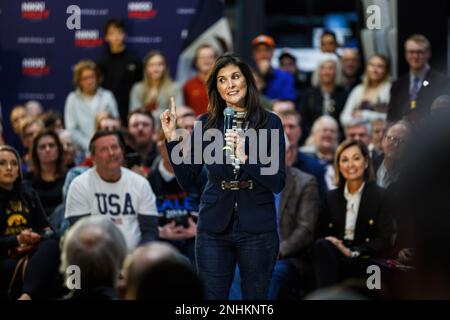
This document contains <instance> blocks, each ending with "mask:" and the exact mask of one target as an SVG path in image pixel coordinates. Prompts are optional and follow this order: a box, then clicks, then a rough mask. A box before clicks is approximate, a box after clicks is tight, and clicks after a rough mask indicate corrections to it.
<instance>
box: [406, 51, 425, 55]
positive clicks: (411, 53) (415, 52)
mask: <svg viewBox="0 0 450 320" xmlns="http://www.w3.org/2000/svg"><path fill="white" fill-rule="evenodd" d="M425 53H426V51H425V50H406V54H409V55H413V54H417V55H419V56H423V55H424V54H425Z"/></svg>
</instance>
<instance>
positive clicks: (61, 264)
mask: <svg viewBox="0 0 450 320" xmlns="http://www.w3.org/2000/svg"><path fill="white" fill-rule="evenodd" d="M105 34H106V35H107V37H106V44H107V46H108V48H107V49H108V50H107V53H106V56H105V57H103V58H102V59H101V60H100V61H99V62H98V63H96V62H94V61H92V60H85V59H83V60H81V61H80V62H79V63H78V64H77V65H76V66H75V68H74V74H73V82H74V86H75V90H74V91H73V92H71V93H70V94H69V95H68V97H67V99H66V104H65V106H64V109H63V112H62V113H60V112H58V111H56V110H53V109H50V108H46V106H45V105H44V106H42V105H40V104H39V102H36V101H30V102H29V103H26V104H24V105H16V106H14V107H13V108H12V109H11V112H10V117H9V120H10V122H11V126H12V128H13V136H12V138H11V140H9V141H8V140H5V139H3V137H1V139H0V143H1V144H0V191H1V192H0V205H1V212H0V271H1V272H0V297H1V298H2V299H44V298H45V299H57V298H64V299H75V300H78V299H158V295H159V298H160V299H163V300H168V299H188V300H199V299H203V298H204V297H205V286H207V284H204V283H202V281H201V280H200V279H201V277H200V278H199V277H198V275H197V274H196V270H197V268H196V259H195V238H196V234H197V225H196V223H197V214H198V208H199V205H200V196H201V194H202V190H203V188H204V183H205V181H206V176H207V175H208V172H207V170H206V169H205V170H202V172H201V174H200V175H199V176H198V179H197V181H196V183H195V184H193V185H192V186H191V188H189V189H188V190H186V189H183V188H182V187H181V186H180V184H179V183H178V181H177V179H176V177H175V174H174V170H173V168H172V166H171V164H170V161H169V155H168V153H167V149H166V146H165V143H164V138H163V135H162V131H161V124H160V120H159V119H160V117H159V115H160V114H161V113H162V112H163V111H164V110H165V109H166V108H167V106H168V105H169V101H170V98H171V97H174V98H175V100H176V102H177V127H178V128H180V129H185V130H187V131H188V132H192V130H193V129H194V124H195V121H196V118H197V117H198V116H199V115H201V114H203V113H205V112H207V111H208V92H207V89H206V81H207V79H208V75H209V71H210V69H211V67H212V65H213V64H214V61H215V59H216V58H217V56H218V54H219V53H218V52H216V51H215V50H214V49H213V47H211V46H210V45H208V44H201V45H200V46H199V47H198V49H197V51H196V57H195V61H194V66H195V68H196V70H197V72H198V73H197V75H196V76H195V77H194V78H192V79H190V80H188V81H187V82H186V83H184V84H181V83H177V82H175V81H174V80H173V79H171V77H170V74H169V69H168V65H167V61H166V58H165V55H164V53H163V52H159V51H150V52H149V53H148V54H147V56H146V57H145V58H144V59H142V63H141V61H140V60H139V59H138V58H136V57H135V56H134V55H132V53H130V52H129V51H128V50H127V49H126V46H125V44H124V35H125V30H124V27H123V24H122V23H121V21H120V20H118V19H112V20H111V21H109V22H108V24H107V26H106V28H105ZM251 45H252V50H253V60H254V61H253V62H254V69H253V73H254V77H255V80H256V82H257V84H258V90H259V93H260V96H261V101H263V102H262V103H264V104H265V105H264V107H265V108H266V110H268V111H269V112H274V113H275V114H277V115H278V117H279V118H280V120H281V123H282V125H283V129H284V133H285V136H286V187H285V188H284V190H283V191H282V192H281V193H280V194H277V195H276V196H275V199H276V202H277V211H278V227H279V235H280V250H279V254H278V257H277V261H276V264H275V268H274V271H273V275H272V279H271V284H270V286H269V288H268V293H267V298H268V299H300V298H303V297H305V296H306V295H307V294H308V293H310V292H311V291H313V290H314V289H317V288H325V287H330V286H336V285H339V283H342V281H345V280H346V279H355V278H356V279H361V278H364V276H366V273H365V271H366V268H367V266H368V265H370V264H377V263H378V264H380V265H381V266H382V267H386V266H390V267H392V265H389V263H386V261H395V263H397V264H398V265H401V266H406V265H408V266H414V265H415V262H416V260H415V255H414V253H415V250H414V249H415V248H414V245H415V243H414V242H413V241H411V240H409V241H405V240H404V236H405V234H408V231H407V230H408V229H407V227H408V226H406V227H405V225H406V223H404V222H405V221H403V220H402V219H403V218H402V217H401V216H400V215H398V214H396V213H397V212H396V210H395V209H396V208H397V207H396V206H395V201H396V196H397V195H399V194H400V193H401V192H400V191H401V190H399V188H400V187H399V186H400V182H399V181H400V180H401V173H402V168H403V164H404V163H405V159H404V157H403V155H404V149H405V146H406V144H407V143H408V142H410V137H412V136H413V133H414V130H415V128H418V127H420V125H421V123H422V122H423V121H426V119H428V118H429V117H430V116H429V113H432V115H431V116H433V115H435V114H438V115H439V116H441V117H444V116H447V113H446V112H445V111H443V110H448V109H450V98H449V96H447V95H445V94H450V80H449V79H448V78H447V77H446V76H444V75H442V74H440V73H438V72H437V71H434V70H433V69H432V68H431V67H430V65H429V64H428V59H429V57H430V55H431V45H430V43H429V42H428V40H427V39H426V38H425V37H424V36H422V35H412V36H411V37H409V38H408V39H407V40H406V41H405V59H406V62H407V63H408V65H409V68H410V70H409V73H408V74H405V75H403V76H401V77H400V78H399V79H398V80H396V81H392V79H391V78H390V75H389V70H390V67H389V60H388V59H387V58H386V57H385V56H384V55H381V54H375V55H373V56H371V57H368V59H367V63H366V64H365V69H364V68H363V67H362V66H363V64H362V59H361V55H360V53H359V51H358V50H357V49H356V48H345V49H343V50H342V51H341V54H339V51H338V50H337V49H338V48H337V42H336V37H335V36H334V34H333V33H332V32H328V31H327V32H325V33H324V35H323V36H322V37H321V51H322V52H321V58H320V59H319V63H318V64H317V66H316V68H315V71H314V72H313V74H307V73H304V72H303V71H301V70H299V68H298V66H297V65H296V63H297V58H296V57H295V56H294V55H293V54H292V53H291V52H290V51H289V50H284V51H283V52H282V54H281V55H280V57H279V59H280V69H277V68H275V67H273V66H271V61H272V57H273V54H274V49H275V46H276V44H275V40H274V39H273V38H272V37H270V36H268V35H259V36H258V37H256V38H255V39H254V40H253V41H252V44H251ZM88 58H89V57H88ZM116 64H117V65H116ZM130 64H131V65H134V66H135V68H133V70H138V71H139V73H140V74H136V73H133V74H132V75H125V74H124V72H122V71H120V70H122V69H124V68H126V67H127V66H128V65H130ZM111 66H114V68H115V69H114V70H116V71H117V72H111V69H110V68H112V67H111ZM121 68H122V69H121ZM124 70H125V69H124ZM119 71H120V72H119ZM362 71H364V74H363V75H362V76H361V72H362ZM213 81H215V80H214V79H213ZM122 83H123V86H122V85H121V84H122ZM436 98H437V99H436ZM433 101H434V103H433ZM62 114H63V116H62ZM3 121H5V120H4V119H3ZM414 136H417V134H416V135H414ZM406 160H407V159H406ZM124 186H125V187H124ZM124 188H125V189H124ZM87 216H90V217H87ZM100 216H102V217H100ZM103 216H107V217H109V218H110V219H106V218H105V217H103ZM398 226H400V227H401V228H400V227H398ZM405 228H406V229H405ZM405 230H406V231H405ZM63 236H64V237H63ZM61 239H63V240H61ZM58 241H62V242H61V246H58V245H57V244H58ZM80 253H83V254H80ZM25 261H26V263H24V262H25ZM74 264H76V265H79V266H82V268H83V270H86V273H85V272H83V277H82V278H81V284H82V288H83V290H81V291H80V290H74V289H73V288H72V289H70V288H65V287H64V286H63V283H64V281H63V280H64V276H66V268H67V267H68V266H70V265H74ZM58 269H59V270H60V272H58ZM394 269H395V268H394ZM398 269H400V268H398ZM412 269H413V267H411V270H412ZM408 270H410V269H408ZM25 271H26V273H25ZM399 272H402V271H399ZM17 273H18V274H19V276H18V275H17ZM22 274H24V275H25V274H26V276H20V275H22ZM200 276H201V275H200ZM235 280H236V281H238V278H236V279H235ZM238 282H239V281H238ZM238 282H237V283H238ZM165 285H173V286H174V287H173V290H172V289H171V290H169V291H168V290H167V288H164V286H165ZM238 285H239V283H238ZM186 286H187V287H188V288H190V291H189V290H188V291H187V290H186ZM150 287H158V288H159V289H158V291H151V290H149V288H150Z"/></svg>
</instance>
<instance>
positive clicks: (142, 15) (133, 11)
mask: <svg viewBox="0 0 450 320" xmlns="http://www.w3.org/2000/svg"><path fill="white" fill-rule="evenodd" d="M156 13H157V11H156V10H155V9H153V3H151V2H150V1H133V2H129V3H128V18H130V19H150V18H154V17H155V16H156Z"/></svg>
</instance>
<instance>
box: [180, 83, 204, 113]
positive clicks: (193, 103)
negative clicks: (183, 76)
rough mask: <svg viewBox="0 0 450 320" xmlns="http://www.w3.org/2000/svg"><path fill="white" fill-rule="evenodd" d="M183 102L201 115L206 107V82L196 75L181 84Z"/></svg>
mask: <svg viewBox="0 0 450 320" xmlns="http://www.w3.org/2000/svg"><path fill="white" fill-rule="evenodd" d="M183 94H184V103H185V104H186V105H187V106H189V107H191V108H192V109H194V111H195V113H196V115H201V114H203V113H205V112H206V111H207V108H208V90H207V88H206V84H205V83H204V82H203V81H202V80H200V78H199V77H198V76H195V77H193V78H191V79H190V80H189V81H187V82H186V83H185V84H184V86H183Z"/></svg>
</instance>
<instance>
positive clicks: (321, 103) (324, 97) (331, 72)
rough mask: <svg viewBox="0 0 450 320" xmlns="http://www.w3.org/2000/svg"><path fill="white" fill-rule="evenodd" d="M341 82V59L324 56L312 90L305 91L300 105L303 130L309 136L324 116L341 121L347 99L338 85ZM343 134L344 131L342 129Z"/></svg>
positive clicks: (317, 69) (330, 55)
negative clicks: (316, 123) (315, 124)
mask: <svg viewBox="0 0 450 320" xmlns="http://www.w3.org/2000/svg"><path fill="white" fill-rule="evenodd" d="M340 82H341V72H340V64H339V59H338V58H337V57H336V55H335V54H331V53H328V54H322V56H321V58H320V61H319V63H318V65H317V68H316V70H315V71H314V73H313V75H312V80H311V84H312V88H309V89H308V90H306V91H305V94H304V95H303V97H302V99H301V103H300V113H301V114H302V130H303V133H304V134H305V136H308V135H309V134H310V131H311V127H312V125H313V123H314V122H315V121H316V120H317V119H318V118H319V117H320V116H322V115H329V116H332V117H333V118H335V119H336V120H337V121H339V116H340V114H341V111H342V109H343V108H344V105H345V100H346V99H347V92H346V91H345V90H344V88H343V87H341V86H339V85H338V84H339V83H340ZM340 132H341V133H342V129H341V128H340Z"/></svg>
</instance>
